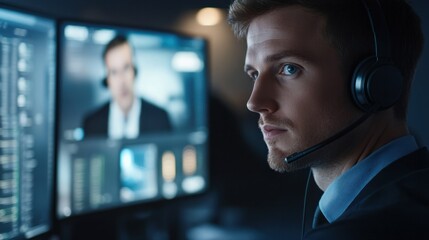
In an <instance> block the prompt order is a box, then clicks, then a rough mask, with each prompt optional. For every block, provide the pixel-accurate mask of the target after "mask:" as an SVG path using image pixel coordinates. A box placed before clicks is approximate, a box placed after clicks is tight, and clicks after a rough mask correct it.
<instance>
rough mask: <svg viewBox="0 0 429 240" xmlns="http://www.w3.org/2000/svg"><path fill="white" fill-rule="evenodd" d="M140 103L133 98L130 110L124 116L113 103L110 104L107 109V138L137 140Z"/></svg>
mask: <svg viewBox="0 0 429 240" xmlns="http://www.w3.org/2000/svg"><path fill="white" fill-rule="evenodd" d="M140 111H141V102H140V101H139V100H138V99H137V98H134V101H133V104H132V106H131V109H130V111H129V113H128V115H127V116H126V115H125V114H124V113H123V112H122V110H121V108H120V107H119V105H118V104H117V103H116V102H115V101H111V102H110V109H109V126H108V131H109V138H111V139H121V138H128V139H132V138H137V137H138V135H139V130H140V129H139V122H140V119H139V118H140Z"/></svg>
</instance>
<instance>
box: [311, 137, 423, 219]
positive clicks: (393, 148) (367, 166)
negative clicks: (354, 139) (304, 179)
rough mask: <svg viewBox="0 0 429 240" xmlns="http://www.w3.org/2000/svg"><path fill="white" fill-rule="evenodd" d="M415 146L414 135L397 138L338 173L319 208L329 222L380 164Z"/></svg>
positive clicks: (352, 198) (376, 172)
mask: <svg viewBox="0 0 429 240" xmlns="http://www.w3.org/2000/svg"><path fill="white" fill-rule="evenodd" d="M417 149H418V145H417V143H416V140H415V139H414V137H413V136H411V135H407V136H404V137H400V138H397V139H395V140H393V141H391V142H390V143H388V144H386V145H384V146H382V147H381V148H379V149H377V150H376V151H375V152H373V153H371V154H370V155H369V156H368V157H366V158H365V159H363V160H362V161H359V162H358V163H357V164H356V165H355V166H353V167H352V168H350V169H349V170H347V171H346V172H345V173H344V174H342V175H341V176H339V177H337V178H336V179H335V180H334V181H333V182H332V183H331V184H330V185H329V187H328V188H327V189H326V191H325V192H324V193H323V195H322V197H321V199H320V201H319V208H320V210H321V211H322V213H323V215H325V217H326V219H327V220H328V221H329V222H333V221H335V220H336V219H338V218H339V217H340V216H341V215H342V214H343V213H344V211H345V210H346V209H347V208H348V207H349V205H350V204H351V203H352V201H353V200H354V199H355V198H356V197H357V195H358V194H359V192H360V191H362V189H363V188H364V187H365V186H366V185H367V184H368V182H370V181H371V179H372V178H374V177H375V175H377V174H378V173H379V172H380V171H381V170H382V169H383V168H385V167H386V166H387V165H389V164H390V163H392V162H394V161H396V160H398V159H400V158H402V157H404V156H405V155H408V154H409V153H411V152H413V151H415V150H417Z"/></svg>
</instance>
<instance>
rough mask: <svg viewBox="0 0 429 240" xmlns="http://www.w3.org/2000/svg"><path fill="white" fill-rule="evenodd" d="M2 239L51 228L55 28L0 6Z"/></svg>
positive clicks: (33, 234) (30, 235)
mask: <svg viewBox="0 0 429 240" xmlns="http://www.w3.org/2000/svg"><path fill="white" fill-rule="evenodd" d="M0 28H1V31H0V69H1V72H0V126H1V127H0V239H29V238H33V237H36V236H39V235H41V234H43V233H46V232H48V231H49V230H51V228H52V219H51V217H52V215H51V214H52V211H53V207H52V206H53V204H52V197H53V189H54V187H53V174H54V172H53V170H54V169H53V159H54V109H55V75H56V74H55V69H56V58H55V57H56V24H55V22H54V20H52V19H49V18H45V17H41V16H38V15H34V14H32V13H26V12H21V11H18V10H14V9H8V8H3V7H0Z"/></svg>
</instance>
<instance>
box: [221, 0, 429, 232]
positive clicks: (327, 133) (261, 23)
mask: <svg viewBox="0 0 429 240" xmlns="http://www.w3.org/2000/svg"><path fill="white" fill-rule="evenodd" d="M228 18H229V23H230V24H231V26H232V28H233V30H234V33H235V34H236V35H237V36H238V37H240V38H245V39H246V42H247V52H246V57H245V72H246V73H247V74H248V75H249V76H250V78H251V79H252V80H253V82H254V83H253V84H254V85H253V90H252V93H251V95H250V98H249V100H248V102H247V107H248V109H249V110H250V111H253V112H256V113H258V114H259V117H260V119H259V127H260V129H261V131H262V135H263V137H264V140H265V143H266V145H267V147H268V162H269V165H270V166H271V168H273V169H275V170H277V171H280V172H284V171H287V172H289V171H296V170H299V169H305V168H310V169H311V173H312V175H313V177H314V180H315V182H316V184H317V186H318V187H319V188H320V189H321V190H322V191H323V195H322V197H321V199H320V200H319V202H318V207H317V208H316V211H315V214H314V217H313V226H312V227H308V228H310V229H305V232H306V234H303V235H304V238H305V239H429V231H428V229H429V220H428V219H429V153H428V150H427V148H426V147H419V146H418V144H417V142H416V140H415V137H414V136H412V135H411V134H410V133H409V130H408V127H407V122H406V118H407V115H406V113H407V104H408V98H409V94H410V93H409V92H410V87H411V81H412V79H413V77H414V72H415V69H416V65H417V62H418V59H419V57H420V54H421V51H422V48H423V34H422V31H421V26H420V19H419V17H418V16H417V15H416V14H415V12H414V11H413V9H412V8H411V7H410V6H409V5H408V4H407V2H406V1H405V0H379V1H377V0H327V1H321V0H308V1H303V0H258V1H254V0H235V1H234V2H233V3H232V5H231V6H230V9H229V17H228ZM309 179H310V178H309ZM274 184H275V183H274ZM307 184H308V183H307ZM281 191H287V190H285V189H284V190H281ZM304 209H305V208H304ZM304 226H305V224H303V229H304ZM303 232H304V230H303Z"/></svg>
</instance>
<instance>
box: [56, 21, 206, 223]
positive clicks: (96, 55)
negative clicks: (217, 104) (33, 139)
mask: <svg viewBox="0 0 429 240" xmlns="http://www.w3.org/2000/svg"><path fill="white" fill-rule="evenodd" d="M59 34H60V45H61V46H62V47H61V51H60V60H61V61H60V79H59V85H60V101H59V139H58V141H59V142H58V146H59V154H58V156H59V157H58V208H57V214H58V216H59V217H60V218H64V217H69V216H73V215H79V214H83V213H88V212H94V211H100V210H103V209H110V208H116V207H122V206H127V205H131V204H140V203H145V202H153V201H157V200H163V199H172V198H176V197H179V196H183V195H189V194H196V193H199V192H202V191H204V190H205V189H206V187H207V184H208V182H207V178H208V177H207V169H206V167H207V139H208V126H207V79H206V77H207V72H206V71H207V66H206V65H207V62H206V47H207V46H206V41H205V40H204V39H202V38H197V37H189V36H184V35H180V34H177V33H174V32H164V31H156V30H145V29H137V28H126V27H119V26H110V25H97V24H88V23H82V22H63V23H62V24H61V26H60V33H59Z"/></svg>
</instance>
